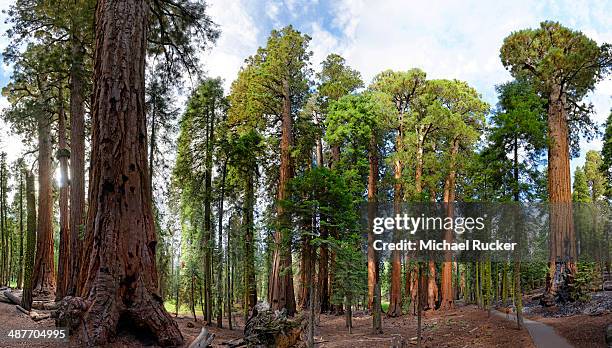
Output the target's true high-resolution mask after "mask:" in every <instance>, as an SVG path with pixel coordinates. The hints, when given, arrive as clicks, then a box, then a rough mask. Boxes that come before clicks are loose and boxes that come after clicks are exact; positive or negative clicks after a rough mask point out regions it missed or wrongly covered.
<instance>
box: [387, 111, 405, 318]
mask: <svg viewBox="0 0 612 348" xmlns="http://www.w3.org/2000/svg"><path fill="white" fill-rule="evenodd" d="M403 118H404V114H403V112H401V111H400V113H399V127H398V129H397V131H398V132H397V138H396V140H395V152H396V158H395V159H394V161H393V169H394V173H393V175H394V178H393V179H394V188H393V211H394V213H395V214H396V215H399V214H400V212H401V204H402V167H403V164H402V161H401V160H400V159H399V156H400V154H401V153H402V152H403V151H404V145H403V144H404V142H403V138H404V128H403ZM399 234H400V231H399V230H394V231H393V238H394V241H398V240H399V239H400V236H399ZM401 283H402V258H401V252H400V251H399V250H393V251H391V291H390V298H389V311H388V313H387V315H388V316H390V317H397V316H400V315H402V285H401Z"/></svg>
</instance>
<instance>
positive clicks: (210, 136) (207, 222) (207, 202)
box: [203, 100, 216, 324]
mask: <svg viewBox="0 0 612 348" xmlns="http://www.w3.org/2000/svg"><path fill="white" fill-rule="evenodd" d="M207 112H208V124H207V129H206V133H207V134H206V164H205V173H204V176H205V178H204V245H203V247H204V285H205V288H204V300H205V302H206V313H205V315H204V320H205V321H206V323H207V324H210V323H211V321H212V266H213V265H212V256H213V244H214V242H213V239H212V238H213V230H212V170H213V153H212V152H213V144H214V136H215V123H216V119H215V118H216V117H215V116H216V106H215V101H214V100H213V101H212V103H211V106H210V108H209V109H208V110H207Z"/></svg>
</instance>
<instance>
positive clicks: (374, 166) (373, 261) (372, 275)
mask: <svg viewBox="0 0 612 348" xmlns="http://www.w3.org/2000/svg"><path fill="white" fill-rule="evenodd" d="M368 160H369V162H370V170H369V174H368V308H369V309H370V310H371V311H378V310H379V309H378V308H376V309H375V308H374V292H375V290H376V284H377V283H378V278H379V277H378V257H377V255H376V250H374V241H375V238H374V219H375V218H376V214H377V213H378V209H377V208H378V207H377V204H378V199H377V196H376V195H377V192H378V189H377V181H378V148H377V146H376V139H375V138H374V137H372V139H371V140H370V147H369V154H368Z"/></svg>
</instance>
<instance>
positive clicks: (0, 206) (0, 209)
mask: <svg viewBox="0 0 612 348" xmlns="http://www.w3.org/2000/svg"><path fill="white" fill-rule="evenodd" d="M5 166H6V153H4V152H3V153H0V285H8V283H9V282H8V280H7V269H8V267H7V263H8V256H9V252H8V243H7V239H8V238H7V237H8V236H7V235H8V231H7V230H6V228H5V226H4V222H5V220H4V210H5V207H4V203H5V202H6V200H5V199H4V195H5V193H4V188H5V186H6V183H5V176H6V175H5Z"/></svg>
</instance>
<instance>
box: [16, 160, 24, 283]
mask: <svg viewBox="0 0 612 348" xmlns="http://www.w3.org/2000/svg"><path fill="white" fill-rule="evenodd" d="M24 190H25V187H24V182H23V168H22V166H21V165H20V166H19V274H18V276H17V288H18V289H21V288H22V287H23V268H24V264H23V237H24V230H23V227H24V226H23V193H24Z"/></svg>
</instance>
